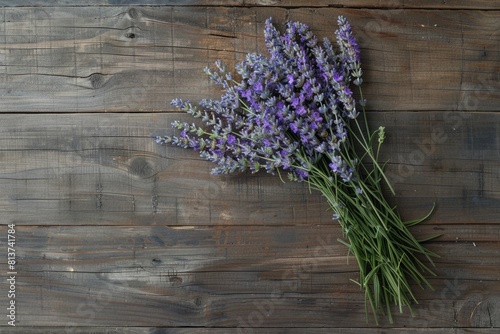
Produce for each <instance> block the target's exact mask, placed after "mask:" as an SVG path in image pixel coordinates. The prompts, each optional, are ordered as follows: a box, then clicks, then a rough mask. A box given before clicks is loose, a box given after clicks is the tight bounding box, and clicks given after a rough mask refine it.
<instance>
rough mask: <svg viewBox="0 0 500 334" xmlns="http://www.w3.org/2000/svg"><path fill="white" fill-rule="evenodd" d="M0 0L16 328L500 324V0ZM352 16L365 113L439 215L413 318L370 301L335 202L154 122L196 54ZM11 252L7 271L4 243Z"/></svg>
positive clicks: (222, 52)
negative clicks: (220, 163)
mask: <svg viewBox="0 0 500 334" xmlns="http://www.w3.org/2000/svg"><path fill="white" fill-rule="evenodd" d="M12 2H14V1H7V0H0V6H3V7H2V8H1V10H0V93H1V98H0V187H1V188H0V189H1V193H0V222H1V227H0V236H1V237H0V239H1V249H2V252H4V254H6V253H7V250H6V247H7V246H6V238H7V237H6V236H7V227H6V226H7V225H8V224H16V229H17V232H16V237H17V239H16V240H17V244H16V252H17V260H18V264H17V266H16V269H17V272H18V274H17V277H16V278H17V280H16V288H17V291H16V306H17V314H16V315H17V318H16V320H17V321H16V325H17V326H16V328H11V327H10V326H8V324H7V320H8V319H6V315H7V311H6V307H7V306H8V300H7V290H8V284H7V283H6V280H5V279H2V284H1V285H0V306H1V309H2V310H3V311H2V312H0V315H1V318H2V319H3V320H2V321H1V323H0V332H1V333H10V332H19V333H141V334H142V333H149V334H153V333H154V334H159V333H210V334H222V333H271V334H277V333H318V334H319V333H325V334H326V333H347V334H359V333H366V332H378V333H426V334H429V333H459V334H461V333H497V332H498V328H499V327H500V274H499V267H500V222H499V217H500V191H499V188H500V172H499V164H500V154H499V149H500V136H498V134H499V133H500V125H499V124H500V114H499V111H500V4H499V2H498V1H497V0H456V1H441V0H424V1H417V0H380V1H371V0H354V1H347V0H293V1H292V0H283V1H280V0H260V1H259V0H245V1H243V0H229V1H222V0H217V1H208V0H176V1H159V0H158V1H155V0H149V1H148V0H142V1H140V0H136V1H133V0H123V1H121V0H93V1H91V0H81V1H63V0H61V1H41V0H32V1H28V0H22V1H15V4H12ZM340 14H342V15H345V16H346V17H347V18H348V19H349V20H350V22H351V24H352V25H353V28H354V30H355V32H356V35H357V36H358V39H359V42H360V46H361V50H362V60H363V67H364V71H365V86H364V90H365V94H366V98H367V99H368V108H369V110H370V112H369V116H368V117H369V119H370V122H372V123H373V125H374V126H378V125H379V124H382V125H385V126H386V129H387V135H388V140H387V144H386V145H385V147H384V159H389V161H390V163H389V174H390V177H391V180H392V181H393V184H394V187H395V189H396V192H397V196H396V197H395V198H392V199H391V200H392V201H393V202H394V203H395V204H397V205H398V207H399V209H400V211H401V212H402V214H403V216H404V217H407V218H414V217H419V216H421V215H422V214H424V213H425V212H426V211H427V210H429V208H430V207H431V206H432V203H434V202H435V203H436V211H435V214H434V215H433V216H432V218H431V219H430V220H429V221H427V222H425V223H423V224H422V225H420V226H418V227H416V228H414V230H413V231H414V233H415V234H416V235H419V236H427V235H430V234H434V233H436V232H438V233H441V234H442V236H441V237H440V238H438V239H436V240H435V241H433V242H431V243H429V244H428V246H429V248H431V249H432V250H434V251H436V252H438V253H439V254H440V255H441V258H439V259H438V260H437V261H436V265H437V266H436V268H435V271H436V273H437V277H434V278H430V280H431V282H432V284H433V285H434V287H435V290H434V291H431V290H430V289H425V290H420V289H416V296H417V298H418V299H419V300H420V304H419V305H415V307H414V313H415V314H414V317H411V316H409V314H408V312H405V313H404V314H401V315H400V314H397V315H396V317H395V323H394V324H390V323H389V322H388V321H387V320H382V321H381V324H380V326H379V327H377V326H376V325H375V323H374V322H373V320H372V319H371V318H369V319H368V321H366V320H365V315H364V299H363V294H362V293H361V292H360V291H359V289H358V288H357V287H356V286H355V285H354V284H353V283H351V282H350V281H349V280H350V279H356V278H357V271H356V265H355V261H354V259H352V258H348V257H347V253H346V248H345V247H344V246H342V245H340V244H339V243H338V242H337V238H339V237H341V231H340V229H339V227H338V226H337V224H336V223H335V222H334V221H332V220H331V214H330V213H329V212H327V211H326V203H325V201H324V200H323V199H322V198H321V196H320V195H318V194H317V193H310V192H309V190H308V189H307V187H306V186H305V185H304V184H295V183H284V184H283V183H281V181H280V180H279V178H277V177H273V176H271V175H267V174H258V175H246V174H245V175H235V176H226V177H214V176H211V175H210V174H209V170H210V168H211V165H210V163H208V162H205V161H202V160H200V159H199V158H198V157H197V155H196V154H195V153H193V152H189V151H184V150H182V149H178V148H172V147H166V146H159V145H156V144H155V143H153V141H152V140H151V137H150V136H151V134H163V133H165V132H168V131H170V130H169V124H170V121H172V120H174V119H179V118H182V117H184V116H183V115H181V114H179V113H177V112H176V111H175V110H173V109H172V108H171V107H170V106H169V102H170V100H171V99H172V98H174V97H181V98H189V99H191V100H192V101H197V100H199V99H201V98H204V97H208V96H216V95H217V90H216V88H214V87H213V86H211V85H210V84H209V83H208V81H207V78H206V77H205V76H204V75H203V73H202V69H203V67H205V66H207V65H210V64H212V63H213V62H214V61H215V60H216V59H222V60H223V61H225V62H226V63H228V64H229V65H231V64H234V63H235V62H237V61H239V60H241V59H242V58H243V57H244V54H245V53H247V52H254V51H262V52H264V51H265V50H264V44H263V38H262V29H263V24H264V21H265V19H266V18H268V17H269V16H272V17H273V18H274V21H275V22H276V23H278V24H280V25H282V24H283V23H284V22H285V21H286V20H287V19H292V20H300V21H302V22H304V23H308V24H310V25H311V26H312V28H313V29H314V31H315V32H316V33H317V34H318V35H319V36H332V33H333V30H334V29H335V22H336V17H337V15H340ZM2 256H3V257H4V259H5V260H4V261H2V263H1V265H0V275H1V277H4V278H5V276H6V272H7V271H8V269H7V266H6V263H5V262H6V255H2Z"/></svg>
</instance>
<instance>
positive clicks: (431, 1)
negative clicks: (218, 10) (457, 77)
mask: <svg viewBox="0 0 500 334" xmlns="http://www.w3.org/2000/svg"><path fill="white" fill-rule="evenodd" d="M117 5H128V6H131V5H132V6H151V5H161V6H207V7H210V6H213V7H221V6H225V7H254V6H266V7H269V6H271V7H287V8H291V7H341V8H382V9H390V8H418V9H500V4H499V3H498V2H497V1H495V0H456V1H449V2H448V1H439V0H378V1H372V0H350V1H344V0H169V1H165V0H16V1H9V0H0V6H4V7H29V6H37V7H54V6H56V7H64V6H117Z"/></svg>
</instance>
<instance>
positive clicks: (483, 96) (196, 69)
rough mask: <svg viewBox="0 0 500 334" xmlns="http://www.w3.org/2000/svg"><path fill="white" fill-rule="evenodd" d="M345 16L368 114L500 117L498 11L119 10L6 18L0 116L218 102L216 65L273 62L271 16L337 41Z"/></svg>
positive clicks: (18, 12)
mask: <svg viewBox="0 0 500 334" xmlns="http://www.w3.org/2000/svg"><path fill="white" fill-rule="evenodd" d="M339 14H343V15H346V16H347V17H348V18H349V20H350V21H351V23H352V25H353V27H354V30H355V31H356V34H357V36H358V39H359V41H360V45H361V49H362V61H363V63H364V64H366V65H364V70H365V82H366V84H365V95H366V98H367V99H368V100H369V101H370V108H371V109H374V110H386V111H387V110H432V111H437V110H466V111H473V110H482V111H494V110H497V109H498V105H500V93H499V92H500V67H499V63H498V59H499V45H500V35H499V33H498V32H499V31H500V20H498V17H499V12H498V11H457V10H449V11H447V10H439V11H421V10H406V9H393V10H378V9H337V8H322V9H314V8H292V9H284V8H280V7H252V8H245V7H232V8H225V7H224V8H219V7H140V6H135V7H134V6H132V7H126V6H119V7H46V8H45V7H30V8H3V9H2V11H1V13H0V19H1V20H2V22H1V23H0V41H2V43H3V45H2V48H1V50H0V60H1V61H2V64H1V65H2V66H0V92H1V95H2V99H1V100H0V110H1V111H2V112H27V111H29V112H85V111H86V112H110V111H116V112H127V111H149V112H150V111H169V110H171V107H170V106H169V102H170V101H171V100H172V99H173V98H176V97H181V98H189V99H192V100H200V99H202V98H204V97H207V96H214V95H215V94H216V89H215V88H214V87H213V86H211V85H210V84H209V83H208V81H207V78H206V77H205V76H204V74H203V73H202V69H203V68H204V67H205V66H208V65H211V64H213V63H214V62H215V60H216V59H222V60H223V61H225V62H226V63H227V64H228V65H230V66H231V65H233V64H234V63H235V62H237V61H240V60H242V58H243V57H244V54H245V53H247V52H255V51H259V52H265V48H264V43H263V36H262V30H263V23H264V21H265V19H266V18H268V17H269V16H272V17H274V19H275V21H276V22H277V24H278V25H282V23H283V22H284V21H285V20H286V19H287V18H288V19H292V20H301V21H304V22H308V23H310V25H311V27H312V28H313V29H314V31H315V32H316V33H317V34H318V36H319V37H323V36H330V37H332V34H333V31H334V29H335V26H336V23H335V20H336V16H337V15H339ZM457 53H458V54H457ZM193 87H196V89H193Z"/></svg>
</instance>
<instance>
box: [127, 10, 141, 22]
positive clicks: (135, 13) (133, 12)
mask: <svg viewBox="0 0 500 334" xmlns="http://www.w3.org/2000/svg"><path fill="white" fill-rule="evenodd" d="M128 16H130V18H131V19H134V20H135V19H137V18H139V11H138V10H137V9H135V8H130V9H129V10H128Z"/></svg>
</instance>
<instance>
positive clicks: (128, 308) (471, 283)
mask: <svg viewBox="0 0 500 334" xmlns="http://www.w3.org/2000/svg"><path fill="white" fill-rule="evenodd" d="M497 228H498V227H497ZM221 229H222V230H223V231H224V230H225V232H223V233H226V235H225V236H223V237H221V235H220V233H219V232H218V231H217V230H218V228H217V227H207V228H196V229H189V230H187V229H181V230H179V229H171V228H166V227H162V226H157V227H152V228H148V227H134V228H123V227H110V226H103V227H92V226H85V227H62V228H61V227H48V228H43V227H31V226H27V227H18V228H17V232H16V233H17V241H16V243H17V256H18V260H19V263H18V264H17V266H16V267H17V276H16V286H17V290H18V293H17V294H16V300H17V301H18V302H17V304H16V305H17V307H18V313H19V314H20V315H22V316H20V317H19V319H18V325H19V326H54V325H55V324H58V325H60V326H68V325H69V326H90V325H92V326H120V325H123V321H124V319H125V317H126V319H127V324H128V325H130V326H151V325H153V326H167V327H177V326H186V325H188V326H216V327H238V326H239V327H242V328H245V327H283V326H288V327H291V328H293V327H296V328H297V327H302V328H313V327H333V328H335V327H348V326H349V325H352V323H353V322H355V323H356V324H357V326H360V327H371V326H372V325H373V323H372V322H368V323H366V322H365V321H364V313H363V296H362V294H361V293H360V291H359V289H358V288H357V286H356V285H355V284H354V283H352V282H350V279H356V278H357V272H356V270H355V263H353V261H351V262H350V264H347V263H346V262H347V259H346V257H345V255H344V254H345V249H341V248H343V247H341V246H339V245H338V243H336V242H335V236H332V231H333V230H334V228H333V227H332V226H319V227H308V226H307V227H306V226H304V227H298V228H295V229H292V228H285V229H283V228H280V227H267V228H264V229H252V228H246V229H243V228H240V231H241V234H240V233H239V231H238V230H237V229H235V228H234V227H231V226H225V227H221ZM457 229H458V228H457ZM3 230H5V229H4V228H3V229H2V231H1V233H5V231H3ZM234 232H237V233H234ZM495 239H496V240H495ZM221 240H223V242H224V243H223V244H221ZM491 240H492V241H490V242H481V243H479V242H478V244H477V245H476V246H473V245H471V244H463V243H462V244H461V243H455V242H451V243H450V242H444V243H443V242H433V244H434V246H435V247H434V248H437V249H438V251H439V252H440V254H441V255H442V256H443V258H442V259H441V260H440V261H437V268H436V271H437V273H438V277H437V278H434V279H431V282H432V284H433V285H434V287H435V289H436V290H435V291H431V290H429V289H426V290H419V289H415V293H416V296H417V298H418V299H419V301H420V304H419V305H416V306H415V317H414V318H411V317H409V316H408V314H407V313H405V314H403V315H399V314H398V315H397V316H396V324H397V326H398V327H400V326H406V327H428V326H430V325H431V324H432V326H433V327H441V326H442V327H454V326H460V327H487V328H488V327H498V326H500V323H499V321H500V282H499V281H498V277H497V267H498V260H497V257H498V256H497V255H498V252H499V247H500V246H499V243H498V237H496V238H495V237H492V238H491ZM466 254H467V256H465V255H466ZM2 266H4V265H3V264H2ZM1 298H2V299H3V298H5V296H2V297H1ZM24 310H29V312H25V311H24ZM383 326H384V327H394V326H396V325H390V324H388V323H387V322H383Z"/></svg>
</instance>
